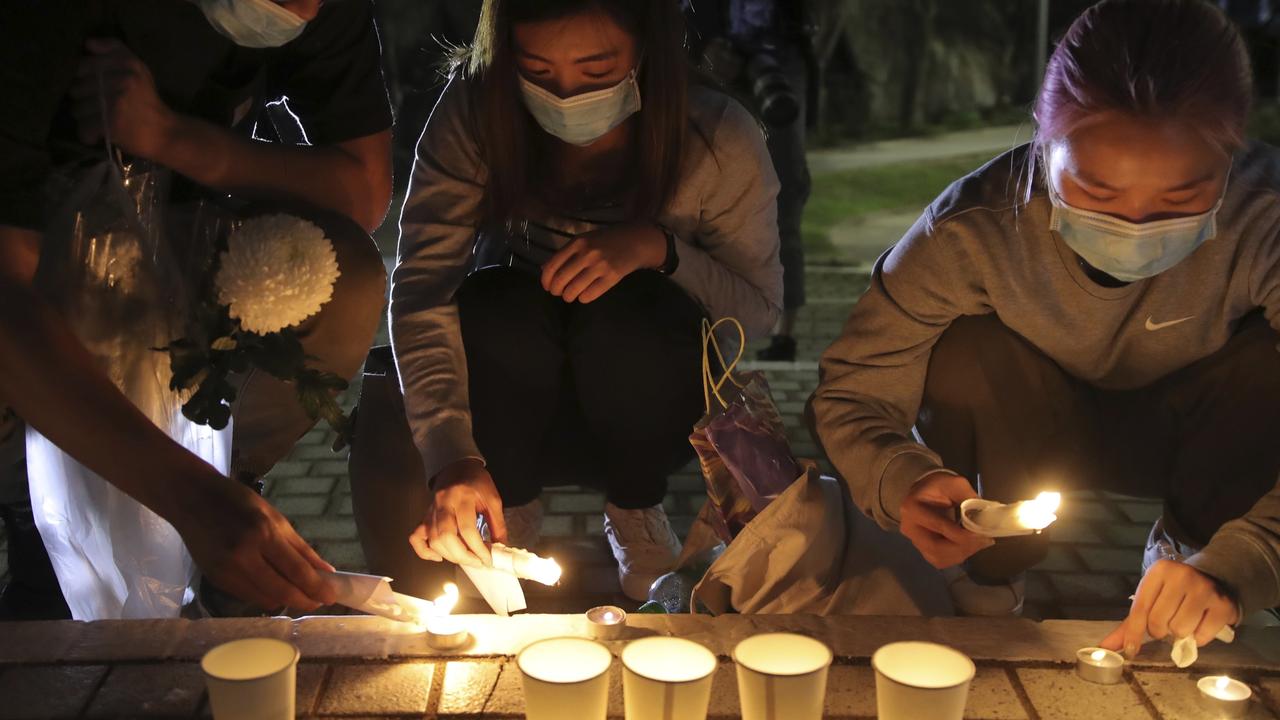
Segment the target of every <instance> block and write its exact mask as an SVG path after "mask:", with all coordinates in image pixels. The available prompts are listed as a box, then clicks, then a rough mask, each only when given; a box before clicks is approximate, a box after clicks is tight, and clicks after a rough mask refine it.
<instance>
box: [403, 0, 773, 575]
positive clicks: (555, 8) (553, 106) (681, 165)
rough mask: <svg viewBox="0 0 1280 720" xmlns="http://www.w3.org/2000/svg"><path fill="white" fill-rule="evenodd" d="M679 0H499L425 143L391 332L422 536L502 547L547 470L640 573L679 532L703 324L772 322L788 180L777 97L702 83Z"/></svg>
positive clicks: (532, 529)
mask: <svg viewBox="0 0 1280 720" xmlns="http://www.w3.org/2000/svg"><path fill="white" fill-rule="evenodd" d="M683 33H684V25H683V21H682V17H681V14H680V10H679V4H678V3H677V2H676V0H661V1H659V2H655V1H654V0H553V1H541V0H540V1H539V2H536V3H533V2H500V1H498V0H489V1H488V2H486V3H485V10H484V13H483V19H482V22H481V26H480V29H479V31H478V32H477V35H476V43H475V45H474V47H472V48H471V49H470V50H469V52H468V53H467V54H466V57H465V58H463V59H462V61H460V64H459V65H458V67H457V68H456V71H455V73H454V75H453V77H452V79H451V81H450V83H449V85H448V87H447V88H446V89H445V91H444V95H443V97H442V98H441V100H440V102H439V105H438V106H437V107H436V109H435V111H434V113H433V114H432V116H431V119H430V121H429V122H428V124H427V127H426V130H425V131H424V132H423V134H422V138H421V140H420V141H419V143H418V152H417V159H416V162H415V164H414V174H413V180H412V184H411V186H410V189H409V195H408V198H407V200H406V202H405V206H404V214H403V216H402V217H401V220H400V232H401V235H400V248H399V262H398V265H397V267H396V270H395V274H394V276H393V289H392V297H391V331H392V340H393V345H394V349H395V356H396V364H397V366H398V369H399V371H400V375H401V379H402V383H403V387H404V394H405V406H406V411H407V414H408V419H409V424H410V426H411V428H412V431H413V436H414V439H415V441H416V444H417V448H418V450H419V451H420V453H421V455H422V459H423V463H424V465H425V470H426V476H427V478H428V479H429V480H430V484H431V492H430V494H429V497H428V498H427V499H426V505H425V506H424V507H422V516H423V517H424V522H423V525H422V526H421V527H419V528H418V530H417V531H416V532H415V533H414V535H413V536H412V538H411V540H412V542H413V544H414V547H415V549H416V550H417V551H418V554H419V555H420V556H422V557H423V558H427V559H434V560H439V559H445V560H449V561H452V562H457V563H466V564H477V563H479V564H484V563H487V562H488V559H489V552H488V550H487V548H486V547H485V545H484V543H483V542H482V541H481V538H480V535H479V534H478V533H477V532H476V519H477V514H480V515H483V516H484V517H485V518H486V520H487V521H488V523H489V526H490V527H491V528H492V530H493V534H494V538H493V539H494V540H496V541H507V542H509V543H510V544H516V545H522V546H523V545H529V544H533V543H534V542H536V539H537V535H538V529H539V524H540V521H541V516H542V511H541V507H540V505H539V500H538V497H539V494H540V492H541V490H542V488H543V487H544V486H546V485H555V484H566V483H586V484H594V485H596V486H598V487H599V488H600V489H601V490H603V491H604V493H605V499H606V500H607V503H606V504H605V506H604V507H605V534H606V536H607V537H608V538H609V541H610V543H611V545H612V547H613V552H614V555H615V557H616V558H617V560H618V564H619V577H620V579H621V582H622V587H623V590H624V591H625V592H626V593H627V594H628V595H630V596H632V597H634V598H639V599H643V598H644V597H645V596H646V594H647V591H648V588H649V585H650V583H651V582H652V581H653V580H654V579H656V577H657V576H658V575H660V574H662V573H663V572H666V571H667V570H668V569H669V568H670V565H671V564H672V562H673V561H674V559H675V554H676V552H677V551H678V549H679V543H678V541H677V540H676V538H675V536H674V534H673V532H672V530H671V526H670V524H669V523H668V521H667V518H666V515H665V514H664V513H663V509H662V499H663V496H664V495H665V493H666V477H667V475H668V474H669V473H671V472H673V471H675V470H676V469H678V468H679V467H680V466H681V465H682V464H684V463H685V462H687V461H688V460H689V459H691V458H692V451H691V449H690V446H689V443H688V436H689V432H690V430H691V428H692V426H693V424H694V423H695V422H696V421H697V419H698V417H699V415H700V413H701V411H702V403H703V401H702V387H701V382H700V380H699V378H700V374H701V361H702V351H701V340H700V337H701V336H700V325H701V322H702V320H703V319H704V318H709V319H713V320H714V319H717V318H720V317H724V316H732V317H736V318H737V319H738V320H740V321H741V322H742V324H743V325H744V326H745V327H746V328H747V329H748V332H749V333H752V334H754V335H763V334H765V333H767V332H768V331H769V329H770V328H771V327H772V325H773V323H774V322H775V321H776V320H777V318H778V315H779V305H780V301H781V297H782V278H781V266H780V264H779V261H778V228H777V219H776V203H775V198H776V194H777V189H778V181H777V178H776V176H775V174H774V171H773V166H772V164H771V163H770V161H769V156H768V153H767V151H766V149H765V143H764V137H763V133H762V131H761V129H760V127H759V126H758V124H757V123H756V122H755V120H754V119H753V118H752V117H751V116H750V115H749V114H748V113H747V112H746V111H745V110H744V109H743V108H742V107H741V106H740V105H738V104H737V103H736V102H734V101H732V100H730V99H729V98H728V97H727V96H725V95H724V94H721V93H719V92H715V91H713V90H710V89H708V88H704V87H700V86H697V85H692V84H691V82H690V70H689V66H688V64H687V60H686V55H685V53H684V50H683V47H682V42H683V37H684V35H683Z"/></svg>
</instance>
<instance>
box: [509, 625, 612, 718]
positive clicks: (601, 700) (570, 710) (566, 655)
mask: <svg viewBox="0 0 1280 720" xmlns="http://www.w3.org/2000/svg"><path fill="white" fill-rule="evenodd" d="M611 664H613V654H612V653H610V652H609V649H608V648H606V647H605V646H604V645H601V644H600V643H598V642H596V641H594V640H587V639H585V638H575V637H562V638H550V639H547V640H539V641H538V642H535V643H533V644H532V645H529V646H528V647H526V648H525V649H524V650H521V651H520V654H519V655H517V656H516V666H517V667H519V668H520V675H521V677H522V678H523V681H524V682H523V684H524V705H525V717H526V718H528V720H560V719H561V718H582V720H604V717H605V713H606V712H608V710H609V666H610V665H611Z"/></svg>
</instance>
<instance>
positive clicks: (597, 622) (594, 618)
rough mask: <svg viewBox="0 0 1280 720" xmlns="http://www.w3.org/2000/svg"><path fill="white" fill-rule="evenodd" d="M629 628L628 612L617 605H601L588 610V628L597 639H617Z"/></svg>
mask: <svg viewBox="0 0 1280 720" xmlns="http://www.w3.org/2000/svg"><path fill="white" fill-rule="evenodd" d="M626 629H627V613H626V611H625V610H623V609H622V608H620V607H618V606H616V605H601V606H600V607H593V608H591V609H590V610H588V611H587V630H588V631H589V632H590V635H591V637H593V638H595V639H597V640H617V639H618V638H620V637H622V634H623V633H624V632H626Z"/></svg>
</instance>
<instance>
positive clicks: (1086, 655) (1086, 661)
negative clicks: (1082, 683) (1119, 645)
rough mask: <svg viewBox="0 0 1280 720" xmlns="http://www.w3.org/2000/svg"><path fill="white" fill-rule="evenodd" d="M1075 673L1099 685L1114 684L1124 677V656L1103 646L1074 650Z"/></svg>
mask: <svg viewBox="0 0 1280 720" xmlns="http://www.w3.org/2000/svg"><path fill="white" fill-rule="evenodd" d="M1076 674H1077V675H1079V676H1080V677H1081V678H1083V679H1085V680H1088V681H1089V682H1092V683H1098V684H1100V685H1115V684H1116V683H1118V682H1120V681H1121V680H1123V679H1124V656H1122V655H1121V654H1120V653H1118V652H1114V651H1112V650H1104V649H1103V648H1084V649H1082V650H1078V651H1077V652H1076Z"/></svg>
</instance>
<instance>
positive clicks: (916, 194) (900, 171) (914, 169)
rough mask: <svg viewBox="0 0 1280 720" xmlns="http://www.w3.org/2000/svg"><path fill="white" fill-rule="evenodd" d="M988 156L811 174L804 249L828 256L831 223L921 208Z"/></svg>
mask: <svg viewBox="0 0 1280 720" xmlns="http://www.w3.org/2000/svg"><path fill="white" fill-rule="evenodd" d="M990 159H991V156H990V155H967V156H961V157H954V158H947V159H943V160H931V161H927V162H918V163H903V164H897V165H883V166H879V167H869V168H857V169H854V170H844V171H840V172H834V173H824V174H822V175H817V176H814V178H813V190H812V192H811V193H810V195H809V203H808V204H807V205H805V209H804V221H803V223H802V224H801V234H802V236H803V238H804V243H805V250H806V251H808V252H812V253H814V254H830V253H831V252H832V251H833V250H834V249H835V248H834V247H833V246H832V245H831V241H830V239H829V235H830V233H831V230H832V228H834V227H835V226H836V225H838V224H840V223H842V222H846V221H850V220H856V219H858V218H861V217H865V216H867V215H870V214H872V213H876V212H882V211H886V210H905V209H916V208H923V207H925V206H926V205H928V204H929V203H930V202H931V201H932V200H933V199H934V198H936V197H937V196H938V194H939V193H941V192H942V191H943V190H944V189H946V187H947V186H948V185H950V184H951V183H952V182H954V181H955V180H957V179H958V178H961V177H963V176H965V175H967V174H968V173H970V172H972V171H973V170H975V169H977V168H979V167H981V166H982V164H983V163H985V162H987V161H988V160H990Z"/></svg>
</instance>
